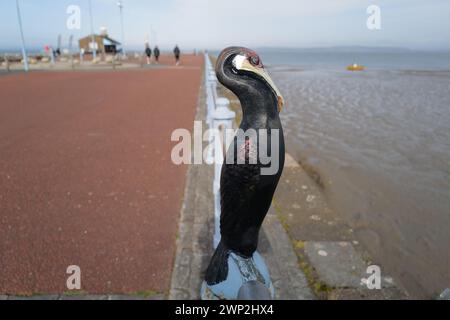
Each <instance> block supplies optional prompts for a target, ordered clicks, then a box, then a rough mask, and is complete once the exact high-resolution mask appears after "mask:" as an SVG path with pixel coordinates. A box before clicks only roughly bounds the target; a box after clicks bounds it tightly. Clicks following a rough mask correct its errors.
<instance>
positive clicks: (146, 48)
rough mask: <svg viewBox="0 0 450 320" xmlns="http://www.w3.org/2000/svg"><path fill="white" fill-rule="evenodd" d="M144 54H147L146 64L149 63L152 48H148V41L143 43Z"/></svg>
mask: <svg viewBox="0 0 450 320" xmlns="http://www.w3.org/2000/svg"><path fill="white" fill-rule="evenodd" d="M145 55H146V56H147V64H150V63H151V58H152V49H150V45H149V44H148V43H146V44H145Z"/></svg>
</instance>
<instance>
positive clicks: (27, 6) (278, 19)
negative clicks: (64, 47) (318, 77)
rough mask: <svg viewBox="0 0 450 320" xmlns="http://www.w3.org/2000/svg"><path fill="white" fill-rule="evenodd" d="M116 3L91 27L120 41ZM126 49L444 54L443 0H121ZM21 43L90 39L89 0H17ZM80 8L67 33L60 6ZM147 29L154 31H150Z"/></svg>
mask: <svg viewBox="0 0 450 320" xmlns="http://www.w3.org/2000/svg"><path fill="white" fill-rule="evenodd" d="M116 2H117V1H116V0H92V3H93V12H94V28H95V31H96V32H99V30H100V27H102V26H104V27H106V28H107V29H108V32H109V34H110V35H111V37H113V38H116V39H117V40H119V41H120V40H121V34H120V20H119V9H118V7H117V5H116ZM123 2H124V19H125V44H126V46H127V47H129V48H140V47H142V46H143V43H144V41H145V39H146V37H148V36H149V37H150V41H151V42H152V43H154V42H158V44H159V45H160V46H161V47H167V48H171V47H173V46H174V45H175V44H176V43H178V44H179V45H180V46H181V47H183V48H199V49H203V48H209V49H219V48H222V47H224V46H228V45H245V46H249V47H261V46H268V47H277V46H278V47H279V46H282V47H318V46H319V47H322V46H389V47H408V48H416V49H450V19H449V17H450V0H313V1H312V0H223V1H217V0H164V1H162V0H158V1H157V0H145V1H144V0H124V1H123ZM20 4H21V9H22V18H23V24H24V33H25V39H26V44H27V46H28V47H30V48H42V47H43V46H44V45H46V44H50V45H54V46H55V45H56V39H57V36H58V34H62V36H63V41H64V42H67V39H68V37H69V35H70V34H73V35H74V36H75V38H76V39H78V38H80V37H82V36H85V35H87V34H89V31H90V24H89V11H88V0H58V1H56V0H20ZM71 4H73V5H78V6H80V8H81V29H80V30H68V29H67V27H66V20H67V18H68V14H67V13H66V9H67V7H68V6H69V5H71ZM371 4H376V5H378V6H379V7H380V8H381V30H377V31H370V30H368V29H367V27H366V20H367V18H368V14H367V13H366V9H367V7H368V6H369V5H371ZM151 28H152V29H153V30H154V32H153V34H151V32H150V30H151ZM0 35H1V36H0V48H1V49H5V48H16V47H19V46H20V36H19V28H18V23H17V14H16V7H15V0H1V1H0Z"/></svg>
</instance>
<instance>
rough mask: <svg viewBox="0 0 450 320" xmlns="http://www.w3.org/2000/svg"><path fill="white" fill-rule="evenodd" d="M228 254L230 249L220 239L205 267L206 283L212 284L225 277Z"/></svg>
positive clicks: (226, 274)
mask: <svg viewBox="0 0 450 320" xmlns="http://www.w3.org/2000/svg"><path fill="white" fill-rule="evenodd" d="M229 255H230V250H229V249H228V248H227V247H226V246H225V245H224V244H223V242H222V241H220V242H219V245H218V246H217V249H216V251H215V252H214V255H213V257H212V259H211V262H210V263H209V266H208V269H206V275H205V280H206V283H207V284H208V285H210V286H212V285H215V284H218V283H220V282H222V281H224V280H226V279H227V276H228V256H229Z"/></svg>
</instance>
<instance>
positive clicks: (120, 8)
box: [117, 1, 127, 57]
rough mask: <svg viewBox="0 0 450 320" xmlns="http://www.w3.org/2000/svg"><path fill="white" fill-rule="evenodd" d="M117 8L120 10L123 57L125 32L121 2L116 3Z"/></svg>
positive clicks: (124, 54) (123, 53)
mask: <svg viewBox="0 0 450 320" xmlns="http://www.w3.org/2000/svg"><path fill="white" fill-rule="evenodd" d="M117 6H118V7H119V10H120V26H121V28H122V55H123V56H124V57H125V56H126V55H127V54H126V52H125V32H124V28H123V2H122V1H117Z"/></svg>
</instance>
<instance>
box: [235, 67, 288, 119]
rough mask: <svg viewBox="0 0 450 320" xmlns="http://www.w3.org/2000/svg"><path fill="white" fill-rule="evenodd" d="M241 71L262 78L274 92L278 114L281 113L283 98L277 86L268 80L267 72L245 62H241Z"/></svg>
mask: <svg viewBox="0 0 450 320" xmlns="http://www.w3.org/2000/svg"><path fill="white" fill-rule="evenodd" d="M241 70H246V71H250V72H253V73H256V74H257V75H259V76H260V77H261V78H263V79H264V80H265V81H266V82H267V84H268V85H269V86H270V87H271V88H272V90H273V91H274V92H275V94H276V96H277V99H278V112H281V110H282V109H283V106H284V98H283V96H282V95H281V92H280V90H278V88H277V86H276V85H275V83H274V82H273V80H272V79H271V78H270V76H269V74H268V73H267V71H266V70H265V69H264V68H262V67H255V66H253V65H252V64H251V63H250V62H248V61H247V60H245V61H243V63H242V66H241Z"/></svg>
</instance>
